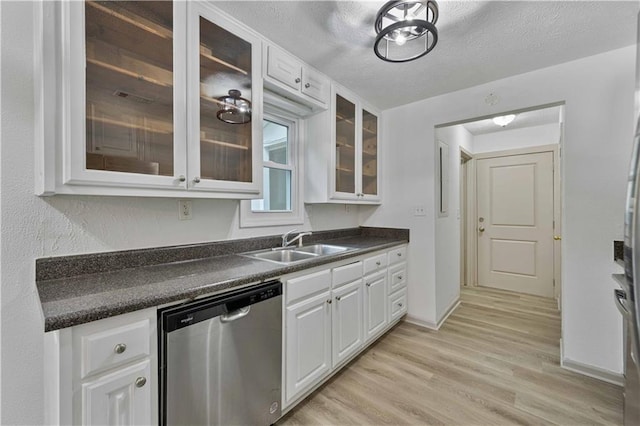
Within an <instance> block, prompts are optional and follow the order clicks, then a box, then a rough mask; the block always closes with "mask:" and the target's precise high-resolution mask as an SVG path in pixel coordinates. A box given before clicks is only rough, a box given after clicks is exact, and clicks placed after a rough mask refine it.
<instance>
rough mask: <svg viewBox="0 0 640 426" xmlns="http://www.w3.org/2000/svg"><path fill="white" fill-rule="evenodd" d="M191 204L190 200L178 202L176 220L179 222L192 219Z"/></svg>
mask: <svg viewBox="0 0 640 426" xmlns="http://www.w3.org/2000/svg"><path fill="white" fill-rule="evenodd" d="M192 210H193V209H192V204H191V201H190V200H178V218H179V219H180V220H191V219H193V211H192Z"/></svg>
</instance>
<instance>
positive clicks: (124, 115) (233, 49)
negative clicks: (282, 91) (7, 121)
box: [36, 1, 262, 198]
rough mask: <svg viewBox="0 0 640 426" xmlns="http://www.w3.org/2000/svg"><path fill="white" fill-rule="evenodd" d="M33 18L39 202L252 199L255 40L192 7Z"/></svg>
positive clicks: (257, 171)
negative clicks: (78, 197)
mask: <svg viewBox="0 0 640 426" xmlns="http://www.w3.org/2000/svg"><path fill="white" fill-rule="evenodd" d="M40 7H41V8H42V9H41V10H40V12H41V13H40V15H39V17H40V19H41V20H42V25H41V26H38V28H41V29H42V32H41V33H40V34H38V35H37V37H36V40H37V49H38V51H39V54H40V55H41V57H42V61H41V62H40V65H41V66H40V69H39V76H38V79H37V85H38V86H40V87H36V93H38V94H41V95H42V96H41V98H40V99H38V100H37V106H38V120H39V122H40V126H39V128H40V135H39V137H40V139H41V143H40V144H39V145H38V147H37V150H36V164H37V166H38V172H39V173H38V174H37V179H36V180H37V182H36V193H37V194H38V195H53V194H56V193H65V194H95V195H129V196H168V197H207V198H218V197H223V198H256V197H259V196H260V191H261V186H262V179H261V176H262V173H261V158H260V155H259V154H260V152H261V146H262V133H261V132H262V126H261V124H262V75H261V63H262V58H261V56H262V50H261V42H260V39H259V38H258V37H257V36H256V35H255V34H253V33H252V32H251V31H250V30H248V29H246V28H244V27H243V26H242V25H240V24H238V23H236V22H235V21H233V20H231V19H230V18H228V17H227V16H226V15H224V14H223V13H221V12H220V11H218V10H217V9H214V8H212V7H211V6H209V5H207V4H205V3H200V2H189V3H187V2H179V1H175V2H169V1H148V2H96V1H85V2H42V4H41V6H40ZM40 89H41V90H40ZM187 100H188V102H189V104H188V105H187ZM230 123H232V124H230Z"/></svg>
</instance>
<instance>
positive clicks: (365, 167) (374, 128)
mask: <svg viewBox="0 0 640 426" xmlns="http://www.w3.org/2000/svg"><path fill="white" fill-rule="evenodd" d="M362 193H363V194H364V195H378V117H376V116H375V115H373V114H372V113H370V112H368V111H367V110H365V109H363V110H362Z"/></svg>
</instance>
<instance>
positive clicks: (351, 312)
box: [282, 246, 407, 414]
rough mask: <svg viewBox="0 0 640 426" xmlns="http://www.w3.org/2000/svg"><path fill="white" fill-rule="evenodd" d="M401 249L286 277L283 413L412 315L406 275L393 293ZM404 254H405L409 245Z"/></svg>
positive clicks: (397, 280) (404, 267) (397, 282)
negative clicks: (392, 281)
mask: <svg viewBox="0 0 640 426" xmlns="http://www.w3.org/2000/svg"><path fill="white" fill-rule="evenodd" d="M397 250H398V249H392V250H391V251H379V252H374V253H371V254H368V255H365V256H363V257H361V258H355V259H354V260H352V261H350V262H348V263H346V264H345V262H344V261H343V262H341V263H335V264H333V265H332V264H329V265H328V266H327V267H326V268H325V269H320V270H318V269H316V271H315V272H313V273H308V274H306V275H301V276H300V275H296V276H291V277H290V278H288V277H283V278H282V281H283V283H284V294H285V297H284V303H285V312H286V313H285V318H284V327H285V332H284V333H283V336H284V339H285V341H284V348H285V354H284V359H283V372H284V378H283V382H284V384H285V385H284V391H283V400H284V402H283V414H284V413H286V411H288V410H289V409H291V408H292V407H293V406H295V404H296V403H297V402H299V401H300V400H302V399H303V397H304V396H306V395H308V394H309V393H310V392H312V391H313V390H314V389H315V388H316V387H317V386H318V385H320V384H321V383H322V382H323V381H324V380H326V379H327V378H328V377H330V376H331V375H332V374H333V373H334V372H336V371H338V370H339V369H340V368H342V366H344V365H345V364H346V363H347V362H348V361H349V360H351V359H353V357H354V356H356V355H357V354H358V353H360V352H361V351H362V350H364V348H365V347H366V346H368V344H370V343H372V342H373V341H374V340H375V339H376V338H378V337H379V336H380V335H381V334H382V333H384V332H385V331H386V330H388V329H389V328H390V327H391V325H392V324H394V323H396V322H397V321H399V320H400V318H401V317H402V315H404V314H405V313H406V312H407V308H406V306H407V303H406V289H405V286H406V273H404V272H402V274H404V275H405V276H404V277H403V278H402V279H396V284H397V286H396V287H395V288H394V292H393V293H392V292H391V291H390V287H389V279H388V276H389V274H390V271H389V270H388V269H387V259H393V263H394V264H395V263H398V262H399V261H400V256H396V251H397ZM402 250H403V251H401V253H402V256H405V255H406V254H405V250H406V246H402ZM390 254H393V256H390ZM396 258H398V260H396ZM402 261H404V257H402ZM399 269H402V271H405V270H406V263H404V262H402V263H401V265H400V266H398V267H396V269H394V273H397V270H399Z"/></svg>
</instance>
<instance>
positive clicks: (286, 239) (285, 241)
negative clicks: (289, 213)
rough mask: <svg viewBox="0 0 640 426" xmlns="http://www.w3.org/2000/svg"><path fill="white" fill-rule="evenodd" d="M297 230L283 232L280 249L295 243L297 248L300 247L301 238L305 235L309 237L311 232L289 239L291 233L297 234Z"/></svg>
mask: <svg viewBox="0 0 640 426" xmlns="http://www.w3.org/2000/svg"><path fill="white" fill-rule="evenodd" d="M297 231H298V230H297V229H292V230H291V231H288V232H285V233H284V234H283V235H282V247H287V246H289V245H290V244H293V243H295V242H296V241H297V242H298V247H302V237H304V236H306V235H311V232H301V233H299V234H298V235H296V236H295V237H293V238H292V239H289V235H291V234H292V233H293V232H297Z"/></svg>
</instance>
